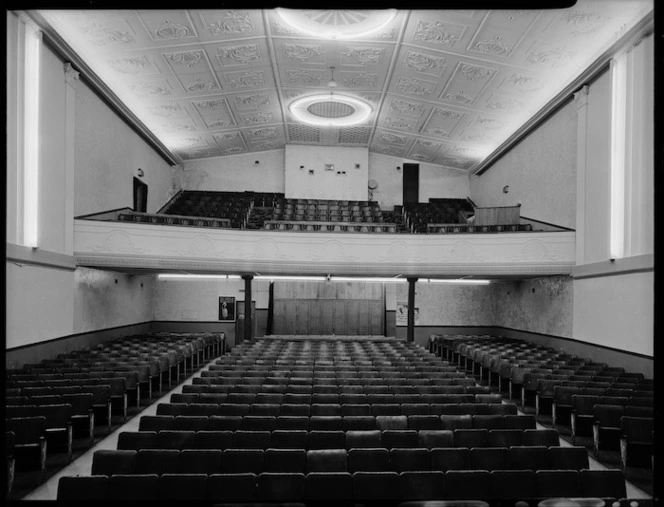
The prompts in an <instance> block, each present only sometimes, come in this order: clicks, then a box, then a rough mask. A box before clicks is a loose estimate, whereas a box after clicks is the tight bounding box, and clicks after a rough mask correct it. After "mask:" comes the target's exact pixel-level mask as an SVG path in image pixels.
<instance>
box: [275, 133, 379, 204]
mask: <svg viewBox="0 0 664 507" xmlns="http://www.w3.org/2000/svg"><path fill="white" fill-rule="evenodd" d="M285 163H286V166H285V194H286V197H288V198H295V199H354V200H367V199H368V189H367V183H368V181H369V150H368V148H348V147H340V146H303V145H297V144H289V145H286V162H285ZM325 164H334V170H333V171H326V170H325ZM355 164H359V168H358V169H356V168H355ZM311 170H313V171H314V173H313V174H310V173H309V171H311ZM342 171H345V174H339V173H340V172H342Z"/></svg>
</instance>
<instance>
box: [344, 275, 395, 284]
mask: <svg viewBox="0 0 664 507" xmlns="http://www.w3.org/2000/svg"><path fill="white" fill-rule="evenodd" d="M331 280H332V281H333V282H383V283H390V282H405V281H407V280H406V279H405V278H380V277H376V278H353V277H350V276H348V277H344V276H333V277H332V278H331Z"/></svg>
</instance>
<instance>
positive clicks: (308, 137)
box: [288, 124, 320, 143]
mask: <svg viewBox="0 0 664 507" xmlns="http://www.w3.org/2000/svg"><path fill="white" fill-rule="evenodd" d="M288 138H289V140H290V141H291V142H293V143H320V129H318V128H316V127H310V126H308V125H297V124H296V125H293V124H290V125H288Z"/></svg>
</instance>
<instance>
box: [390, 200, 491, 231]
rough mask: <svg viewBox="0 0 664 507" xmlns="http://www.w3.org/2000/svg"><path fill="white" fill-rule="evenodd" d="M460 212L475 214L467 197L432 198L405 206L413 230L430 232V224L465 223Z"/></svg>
mask: <svg viewBox="0 0 664 507" xmlns="http://www.w3.org/2000/svg"><path fill="white" fill-rule="evenodd" d="M460 212H464V213H466V214H467V215H472V214H473V207H472V206H471V205H470V203H469V202H468V201H467V200H466V199H444V200H443V199H430V200H429V202H427V203H407V204H405V205H404V207H403V214H404V217H405V220H406V223H407V225H408V227H409V228H410V230H411V232H420V233H426V232H430V231H429V229H428V224H448V225H452V224H461V223H465V221H461V220H460V218H459V213H460ZM436 232H438V231H436ZM443 232H444V231H443ZM449 232H452V231H449ZM478 232H479V231H478ZM484 232H488V231H484Z"/></svg>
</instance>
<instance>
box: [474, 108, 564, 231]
mask: <svg viewBox="0 0 664 507" xmlns="http://www.w3.org/2000/svg"><path fill="white" fill-rule="evenodd" d="M576 143H577V133H576V107H575V105H574V103H573V101H570V102H569V103H567V104H566V105H564V106H563V107H562V108H561V109H559V110H558V111H556V112H555V113H554V114H553V115H552V116H550V117H549V118H547V119H546V120H545V121H544V122H543V123H542V124H540V125H539V126H538V127H537V128H536V129H535V130H534V131H532V132H531V133H530V134H528V135H527V137H525V138H524V139H522V140H521V141H520V142H519V143H518V144H517V145H516V146H514V147H512V148H511V149H510V150H509V151H508V152H507V153H505V154H504V155H503V156H502V157H500V158H499V159H498V160H497V161H496V162H495V163H494V164H493V165H492V166H491V167H490V168H489V169H488V170H487V171H486V172H485V173H484V174H482V175H481V176H471V177H470V197H471V199H473V201H474V202H475V204H476V205H477V206H513V205H516V204H517V203H521V215H523V216H525V217H528V218H534V219H535V220H541V221H543V222H549V223H552V224H555V225H560V226H563V227H569V228H571V229H574V228H575V227H576ZM505 185H509V193H507V194H505V193H503V191H502V189H503V187H504V186H505Z"/></svg>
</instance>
